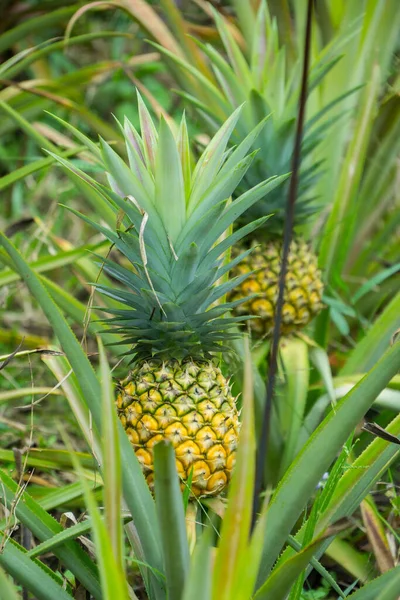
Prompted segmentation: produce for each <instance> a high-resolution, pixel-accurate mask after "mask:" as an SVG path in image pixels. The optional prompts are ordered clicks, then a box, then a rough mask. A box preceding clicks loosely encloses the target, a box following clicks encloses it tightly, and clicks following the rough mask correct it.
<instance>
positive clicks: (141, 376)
mask: <svg viewBox="0 0 400 600" xmlns="http://www.w3.org/2000/svg"><path fill="white" fill-rule="evenodd" d="M138 107H139V117H140V123H141V135H140V134H139V133H138V132H137V131H136V130H135V128H134V127H133V125H132V124H131V123H130V122H129V121H128V120H127V119H126V120H125V123H124V124H123V125H121V130H122V132H123V135H124V138H125V142H126V154H127V156H128V159H129V166H128V165H127V164H126V163H125V162H124V161H123V160H122V158H120V156H119V155H118V154H117V153H116V152H115V151H114V150H113V149H112V148H111V147H110V146H109V145H108V144H106V143H105V142H104V141H101V143H100V148H97V147H96V146H95V145H94V144H93V143H88V145H89V147H90V149H91V150H92V152H93V153H94V160H95V161H97V163H98V164H99V165H100V166H101V168H102V169H103V170H104V171H105V172H106V173H107V178H108V184H109V185H108V186H104V185H100V184H98V183H97V182H96V181H94V180H93V179H91V178H90V177H89V176H88V175H87V174H85V173H82V172H80V171H79V170H78V169H77V168H76V167H74V166H72V165H70V164H68V163H67V162H66V161H64V160H63V159H59V160H60V162H62V164H64V166H66V167H67V168H69V169H72V170H73V172H74V175H75V176H76V175H78V176H79V177H80V178H81V180H83V182H82V184H83V185H84V186H87V185H90V188H91V195H93V194H94V193H95V194H97V196H98V200H99V202H103V203H106V205H107V209H108V210H110V209H111V211H112V212H113V213H114V220H112V219H111V222H109V224H108V225H109V226H108V227H104V226H103V225H100V224H98V223H95V222H92V221H90V220H89V219H88V218H87V217H85V216H83V215H81V217H82V218H84V219H85V220H86V221H87V222H89V223H91V224H92V225H93V226H94V227H96V228H97V229H98V230H99V231H100V232H101V233H102V234H103V235H105V236H106V238H108V239H109V240H110V242H111V243H112V244H113V245H114V247H115V249H116V250H118V251H119V252H120V254H121V256H122V257H123V258H124V260H125V261H128V266H123V265H122V264H120V263H117V262H114V261H112V260H110V257H108V258H106V259H102V262H101V264H102V266H103V269H104V272H105V273H107V274H108V275H110V276H112V278H113V280H114V281H117V282H118V283H119V284H122V285H119V286H118V287H115V288H112V287H108V286H104V285H97V286H96V287H97V290H98V291H99V292H101V293H103V294H106V295H107V296H109V297H111V298H112V299H113V300H114V301H116V302H117V303H119V304H120V305H121V308H114V307H112V308H110V309H107V312H108V313H110V315H111V316H110V318H109V319H108V321H109V323H110V325H111V326H113V329H112V330H113V331H115V332H117V333H119V334H120V335H122V337H123V338H124V339H125V342H126V343H127V344H131V345H132V356H131V362H132V369H131V370H130V372H129V373H127V376H126V377H125V379H124V380H123V381H121V382H120V384H119V388H118V394H117V400H116V405H117V411H118V415H119V418H120V420H121V422H122V424H123V427H124V428H125V430H126V433H127V435H128V437H129V439H130V441H131V443H132V445H133V447H134V449H135V453H136V456H137V458H138V460H139V461H140V463H141V465H142V468H143V472H144V475H145V477H146V480H147V482H148V484H149V486H150V487H151V488H152V487H153V448H154V446H155V444H157V442H159V441H160V440H164V439H168V440H170V441H171V443H172V444H173V447H174V449H175V454H176V466H177V470H178V473H179V475H180V477H181V480H182V487H184V486H185V485H186V484H187V483H188V482H190V485H191V492H192V494H194V495H195V496H214V495H216V494H219V493H220V492H221V491H222V490H223V489H224V488H225V486H226V485H227V483H228V482H229V479H230V477H231V473H232V469H233V466H234V463H235V449H236V445H237V439H238V430H239V420H238V412H237V409H236V404H235V400H234V398H233V396H232V394H231V391H230V386H229V382H228V380H227V379H226V378H225V377H224V375H223V373H222V371H221V369H220V367H219V365H218V362H217V358H216V356H217V355H218V356H220V355H221V353H222V352H224V351H227V350H229V346H228V345H227V342H228V341H229V340H230V339H232V338H234V337H236V336H237V324H238V323H240V322H242V321H243V320H244V319H245V318H247V317H243V316H236V317H232V316H228V317H226V316H224V315H225V314H226V313H227V312H228V311H229V310H230V309H231V308H235V307H236V306H237V305H238V304H240V303H242V302H243V301H244V300H245V298H243V299H240V300H238V301H235V302H231V303H226V302H225V301H223V300H222V298H224V297H225V295H226V294H227V293H229V292H230V290H232V289H233V288H234V287H235V286H236V285H240V284H241V283H242V282H243V281H244V280H245V279H246V278H247V276H248V275H247V274H244V275H241V276H238V277H237V278H236V279H233V280H226V274H227V273H228V271H229V270H230V269H231V268H232V267H234V266H235V265H236V264H237V263H239V262H240V261H241V259H242V258H243V255H240V254H239V255H238V256H236V257H235V258H234V259H233V260H230V261H229V262H227V261H226V260H225V258H226V251H227V250H228V249H229V248H230V247H231V246H232V244H233V243H234V242H236V241H238V240H240V239H242V238H243V237H244V236H245V235H246V234H247V233H250V232H252V231H253V230H254V229H256V228H257V227H258V226H259V225H262V224H263V223H264V222H265V220H266V218H265V217H262V218H260V219H258V220H256V221H255V222H253V223H249V224H248V225H247V226H245V227H243V228H239V229H238V230H236V231H235V233H234V234H232V233H230V234H229V233H228V234H226V232H227V230H229V228H230V226H231V225H232V224H233V222H234V221H235V220H236V218H237V217H238V216H240V215H241V214H242V213H243V212H244V211H246V210H247V209H248V208H249V206H251V205H252V204H254V203H255V202H257V201H258V200H259V199H260V198H261V197H263V196H265V194H266V193H268V192H269V191H270V190H272V189H273V188H274V187H275V186H276V185H279V183H280V181H279V178H275V177H273V178H271V179H270V180H269V181H263V182H260V183H259V184H258V185H257V186H255V187H254V188H253V189H249V190H247V191H246V193H244V194H243V195H242V196H240V197H238V198H237V199H236V200H235V202H234V203H232V202H230V200H229V199H230V196H231V195H232V193H233V192H234V190H235V188H236V187H237V185H238V184H239V182H240V180H241V179H242V177H243V175H244V174H245V172H246V171H247V169H248V168H249V167H250V164H251V162H252V160H253V159H254V153H252V154H250V155H249V154H248V151H249V149H250V148H251V147H252V146H253V144H254V141H255V139H256V137H257V136H258V134H259V133H260V131H261V129H262V126H263V123H261V124H259V125H258V126H257V127H256V128H255V129H254V130H253V131H252V132H250V134H249V136H248V137H247V138H246V139H245V140H244V141H243V142H242V143H241V144H239V145H238V146H237V148H236V149H235V150H234V151H233V152H226V146H227V142H228V140H229V137H230V135H231V134H232V131H233V129H234V127H235V125H236V123H237V120H238V118H239V115H240V112H241V110H240V109H238V110H236V111H235V112H234V113H233V114H232V115H231V117H230V118H229V119H228V120H227V121H226V123H224V124H223V126H222V127H221V129H220V130H219V131H218V132H217V134H216V135H215V137H214V138H213V139H212V140H211V142H210V144H209V145H208V146H207V148H205V150H204V152H203V154H202V155H201V157H200V158H199V160H198V161H197V164H193V160H192V155H191V153H190V150H189V139H188V132H187V128H186V123H185V118H184V117H183V118H182V121H181V124H180V127H179V129H178V128H176V127H174V126H173V125H168V124H167V122H166V121H165V120H164V119H161V122H160V126H159V128H158V129H157V128H156V126H155V125H154V123H153V121H152V119H151V117H150V115H149V113H148V111H147V109H146V107H145V105H144V103H143V101H142V100H141V98H140V96H138ZM70 129H71V127H70ZM77 135H78V134H77ZM78 137H79V139H80V140H81V141H82V137H83V136H82V134H79V135H78ZM103 214H104V213H103ZM115 223H117V231H116V230H115ZM245 254H246V253H245ZM117 306H118V305H117ZM232 327H236V331H235V332H231V331H230V329H231V328H232Z"/></svg>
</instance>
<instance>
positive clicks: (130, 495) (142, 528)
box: [0, 232, 163, 598]
mask: <svg viewBox="0 0 400 600" xmlns="http://www.w3.org/2000/svg"><path fill="white" fill-rule="evenodd" d="M0 245H2V246H3V248H4V249H5V250H6V252H7V253H8V254H9V256H10V258H11V260H12V261H13V263H14V266H15V269H16V270H17V271H18V273H19V274H20V276H21V278H22V279H23V281H25V282H26V284H27V286H28V288H29V289H30V291H31V293H32V295H33V296H34V297H35V298H36V300H37V301H38V302H39V304H40V306H41V308H42V310H43V311H44V313H45V315H46V317H47V318H48V320H49V321H50V323H51V324H52V326H53V329H54V332H55V334H56V335H57V337H58V338H59V340H60V342H61V344H62V346H63V349H64V351H65V353H66V355H67V357H68V359H69V361H70V363H71V367H72V368H73V370H74V372H75V375H76V377H77V380H78V382H79V385H80V388H81V391H82V394H83V396H84V398H85V400H86V402H87V404H88V408H89V410H90V411H91V413H92V415H93V420H94V425H95V426H96V428H97V430H98V431H99V430H100V429H101V411H100V405H99V398H101V387H100V383H99V381H98V379H97V378H96V375H95V373H94V371H93V368H92V366H91V364H90V362H89V360H88V358H87V356H86V354H85V353H84V352H83V350H82V348H81V346H80V344H79V342H78V340H77V339H76V337H75V335H74V334H73V332H72V331H71V329H70V327H69V325H68V324H67V322H66V321H65V319H64V317H63V315H62V313H61V312H60V310H59V309H58V307H57V306H56V304H54V302H53V301H52V300H51V298H50V296H49V295H48V293H47V291H46V290H45V288H44V287H43V284H42V283H41V281H40V280H39V278H38V277H37V275H36V274H35V273H34V271H32V269H30V268H29V266H28V265H27V264H26V262H25V261H24V260H23V258H22V257H21V255H20V254H19V252H18V251H17V250H16V248H15V247H14V246H13V245H12V244H11V242H10V241H9V240H7V238H6V237H5V236H4V234H3V233H1V232H0ZM119 431H120V443H121V453H122V461H123V462H124V464H125V465H126V467H125V469H124V470H123V484H124V496H125V500H126V502H127V505H128V506H129V509H130V510H131V512H132V516H133V519H134V522H135V526H136V528H137V530H138V532H139V535H140V543H141V544H142V545H143V550H144V552H145V556H146V562H148V563H149V564H150V565H151V566H152V567H154V568H156V569H157V570H158V571H161V572H162V570H163V569H162V560H161V545H160V537H159V535H160V534H159V529H158V527H157V524H156V523H157V521H156V512H155V506H154V501H153V498H152V496H151V494H150V491H149V488H148V486H147V483H146V481H145V479H144V476H143V473H142V470H141V467H140V465H139V462H138V460H137V458H136V455H135V453H134V451H133V448H132V446H131V444H130V442H129V440H128V438H127V436H126V434H125V432H124V431H123V429H122V426H121V425H120V427H119ZM152 585H153V586H154V587H155V589H157V588H158V589H159V592H158V597H159V598H162V595H161V594H162V591H161V589H160V587H159V583H158V581H154V580H152Z"/></svg>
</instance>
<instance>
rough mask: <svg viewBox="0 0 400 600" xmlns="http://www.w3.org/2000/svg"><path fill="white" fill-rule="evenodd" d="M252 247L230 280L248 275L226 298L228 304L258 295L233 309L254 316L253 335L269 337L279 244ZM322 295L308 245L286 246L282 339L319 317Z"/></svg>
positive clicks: (276, 292) (303, 243) (273, 312)
mask: <svg viewBox="0 0 400 600" xmlns="http://www.w3.org/2000/svg"><path fill="white" fill-rule="evenodd" d="M253 244H254V250H253V252H252V253H251V254H249V255H247V256H246V257H245V258H244V259H243V260H242V261H241V262H240V263H239V264H238V265H237V266H235V267H234V268H233V269H232V271H231V275H232V276H233V277H234V276H238V275H242V274H244V273H250V275H249V277H248V278H247V279H246V280H245V281H243V283H242V284H241V285H240V286H238V287H237V288H236V289H235V290H233V291H232V292H231V293H230V294H229V297H228V300H230V301H236V300H240V299H243V298H245V297H246V296H249V295H250V294H258V296H257V297H254V298H250V299H249V300H247V301H246V302H244V303H243V304H240V305H239V306H237V308H236V313H237V314H238V315H242V314H250V315H255V316H258V317H259V318H258V319H251V320H250V321H249V324H250V327H251V328H252V331H253V332H254V333H255V334H256V335H259V336H263V335H269V334H270V333H271V332H272V330H273V327H274V320H275V310H276V302H277V299H278V282H279V272H280V265H281V254H282V243H281V242H280V241H276V240H271V241H270V242H267V244H265V245H260V244H257V242H256V241H254V242H253ZM322 292H323V283H322V280H321V272H320V271H319V269H318V260H317V257H316V255H315V254H314V253H313V252H312V250H311V248H310V246H309V244H307V243H306V242H304V241H303V240H301V239H297V240H294V241H293V242H292V243H291V245H290V250H289V257H288V268H287V275H286V280H285V295H284V305H283V310H282V325H281V333H282V334H283V335H287V334H290V333H292V332H294V331H298V330H299V329H301V328H302V327H305V326H306V325H308V323H309V322H310V321H311V319H312V318H313V317H314V316H315V315H317V314H318V313H319V311H320V310H321V308H322V306H323V304H322Z"/></svg>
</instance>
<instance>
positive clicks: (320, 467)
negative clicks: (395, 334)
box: [259, 343, 400, 585]
mask: <svg viewBox="0 0 400 600" xmlns="http://www.w3.org/2000/svg"><path fill="white" fill-rule="evenodd" d="M399 367H400V343H397V344H394V345H393V346H392V347H391V348H390V349H388V350H387V351H386V353H385V354H384V355H383V356H382V358H381V359H380V360H379V361H378V363H377V364H376V365H375V366H374V368H373V369H372V370H371V371H370V372H369V373H368V374H367V375H365V376H364V377H363V379H362V380H361V381H360V382H359V383H358V384H357V385H356V386H355V387H354V388H353V389H352V390H351V391H350V392H349V393H348V394H347V395H346V396H345V397H344V398H342V400H340V402H338V404H337V406H336V409H335V411H331V413H330V414H329V415H328V416H327V417H326V418H325V419H324V421H323V422H322V423H321V425H320V426H319V427H318V429H317V430H316V431H315V432H314V433H313V434H312V436H311V437H310V439H309V440H308V442H307V444H306V445H305V446H304V448H303V449H302V450H301V452H300V454H299V455H298V456H297V457H296V459H295V460H294V461H293V463H292V465H291V466H290V468H289V469H288V471H287V472H286V473H285V475H284V477H283V479H282V480H281V482H280V484H279V486H278V488H277V490H276V492H275V494H274V495H273V497H272V500H271V503H270V507H269V511H268V527H267V528H266V532H265V539H264V551H263V560H262V563H261V565H262V567H261V570H260V575H259V585H261V584H262V583H263V582H264V581H265V579H266V577H267V575H268V573H269V570H270V569H271V567H272V565H273V563H274V561H275V560H276V558H277V556H278V555H279V552H280V550H281V548H282V546H283V544H284V543H285V541H286V539H287V537H288V535H289V533H290V531H291V528H292V527H293V525H294V524H295V522H296V520H297V519H298V517H299V516H300V514H301V511H302V510H303V508H304V506H305V505H306V503H307V501H308V499H309V498H310V496H311V495H312V494H313V492H314V490H315V487H316V486H317V484H318V482H319V480H320V478H321V476H322V475H323V473H324V472H325V471H326V470H327V469H328V468H329V466H330V464H331V462H332V461H333V460H334V458H335V455H336V453H337V451H338V449H340V448H341V447H342V445H343V444H344V443H345V441H346V439H347V438H348V437H349V435H350V433H351V431H352V430H353V429H354V427H355V426H356V425H357V423H358V422H359V421H360V419H361V418H362V417H363V416H364V414H365V413H366V412H367V410H368V409H369V408H370V406H371V405H372V403H373V402H374V400H375V398H376V396H377V395H378V394H379V392H381V390H382V389H384V388H385V387H386V385H387V384H388V382H389V381H390V380H391V379H392V377H394V376H395V375H396V373H397V371H398V369H399Z"/></svg>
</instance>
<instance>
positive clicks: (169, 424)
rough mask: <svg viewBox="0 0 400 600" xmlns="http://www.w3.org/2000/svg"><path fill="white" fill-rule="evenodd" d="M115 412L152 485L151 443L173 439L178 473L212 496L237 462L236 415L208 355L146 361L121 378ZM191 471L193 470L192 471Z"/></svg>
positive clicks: (194, 489) (196, 491) (198, 492)
mask: <svg viewBox="0 0 400 600" xmlns="http://www.w3.org/2000/svg"><path fill="white" fill-rule="evenodd" d="M117 407H118V415H119V418H120V419H121V421H122V424H123V426H124V428H125V430H126V432H127V434H128V437H129V439H130V441H131V442H132V444H133V446H134V448H135V450H136V456H137V457H138V459H139V460H140V462H141V464H142V467H143V470H144V474H145V476H146V479H147V482H148V484H149V486H150V487H152V486H153V447H154V444H156V443H157V442H158V441H160V440H162V439H165V438H167V439H169V440H171V442H172V444H173V446H174V449H175V454H176V466H177V470H178V474H179V475H180V477H181V479H182V480H183V481H187V480H188V479H189V477H190V476H191V477H192V486H191V491H192V493H193V494H194V495H195V496H201V495H210V496H213V495H216V494H218V492H220V491H221V490H223V489H224V487H225V486H226V485H227V483H228V481H229V479H230V477H231V473H232V468H233V465H234V463H235V449H236V444H237V439H238V433H239V419H238V413H237V409H236V405H235V400H234V398H233V396H232V394H231V392H230V388H229V385H228V383H227V381H226V379H225V377H224V376H223V374H222V372H221V370H220V368H219V367H218V366H216V365H215V364H214V362H213V361H211V360H199V359H198V360H193V359H185V360H175V359H172V360H166V361H162V360H159V359H150V360H144V361H142V362H140V363H138V364H137V365H136V366H135V367H134V369H132V371H131V372H130V373H129V375H128V377H127V378H126V379H125V380H124V381H122V382H121V385H120V393H119V395H118V399H117ZM191 472H192V475H191Z"/></svg>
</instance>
